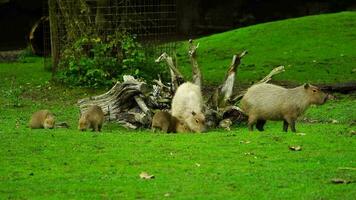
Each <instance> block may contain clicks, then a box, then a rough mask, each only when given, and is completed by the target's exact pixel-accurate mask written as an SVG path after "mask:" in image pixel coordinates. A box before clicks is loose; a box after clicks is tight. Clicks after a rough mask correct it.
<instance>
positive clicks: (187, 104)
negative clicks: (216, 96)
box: [172, 82, 205, 132]
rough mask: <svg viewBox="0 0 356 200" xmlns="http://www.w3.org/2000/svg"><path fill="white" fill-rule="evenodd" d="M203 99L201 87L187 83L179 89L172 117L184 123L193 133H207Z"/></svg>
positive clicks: (174, 98) (175, 96)
mask: <svg viewBox="0 0 356 200" xmlns="http://www.w3.org/2000/svg"><path fill="white" fill-rule="evenodd" d="M202 109H203V97H202V94H201V91H200V87H199V86H197V85H195V84H193V83H190V82H186V83H183V84H182V85H180V86H179V87H178V88H177V91H176V93H175V94H174V97H173V100H172V115H173V116H174V117H176V118H178V119H179V120H181V121H182V122H184V123H185V124H186V125H187V126H188V127H189V129H190V130H191V131H193V132H203V131H205V115H204V114H203V112H202Z"/></svg>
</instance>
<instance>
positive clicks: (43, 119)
mask: <svg viewBox="0 0 356 200" xmlns="http://www.w3.org/2000/svg"><path fill="white" fill-rule="evenodd" d="M54 124H55V119H54V116H53V114H52V113H51V112H50V111H49V110H39V111H37V112H35V113H33V114H32V116H31V119H30V123H29V127H30V128H32V129H36V128H46V129H47V128H49V129H52V128H54Z"/></svg>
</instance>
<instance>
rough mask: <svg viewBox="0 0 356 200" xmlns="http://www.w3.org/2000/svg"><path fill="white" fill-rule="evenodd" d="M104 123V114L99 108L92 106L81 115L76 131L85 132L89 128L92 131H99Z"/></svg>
mask: <svg viewBox="0 0 356 200" xmlns="http://www.w3.org/2000/svg"><path fill="white" fill-rule="evenodd" d="M103 123H104V112H103V110H102V109H101V107H100V106H97V105H92V106H90V107H89V109H88V110H87V111H86V112H85V113H84V114H82V115H81V117H80V119H79V126H78V129H79V130H81V131H85V130H86V129H89V128H91V129H92V130H93V131H101V127H102V125H103Z"/></svg>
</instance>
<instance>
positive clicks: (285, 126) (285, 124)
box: [283, 120, 288, 132]
mask: <svg viewBox="0 0 356 200" xmlns="http://www.w3.org/2000/svg"><path fill="white" fill-rule="evenodd" d="M283 131H285V132H287V131H288V122H287V121H286V120H283Z"/></svg>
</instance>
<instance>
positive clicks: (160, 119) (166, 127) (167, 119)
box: [151, 111, 190, 133]
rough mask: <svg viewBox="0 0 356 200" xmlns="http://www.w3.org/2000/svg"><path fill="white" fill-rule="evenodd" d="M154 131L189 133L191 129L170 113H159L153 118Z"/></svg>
mask: <svg viewBox="0 0 356 200" xmlns="http://www.w3.org/2000/svg"><path fill="white" fill-rule="evenodd" d="M151 127H152V130H153V131H155V130H156V129H159V130H161V131H163V132H166V133H184V132H189V131H190V130H189V128H188V127H187V125H186V124H185V123H184V122H181V121H180V120H178V119H177V118H176V117H173V116H172V115H171V114H170V113H169V112H166V111H158V112H156V113H155V115H154V116H153V118H152V126H151Z"/></svg>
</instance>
